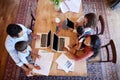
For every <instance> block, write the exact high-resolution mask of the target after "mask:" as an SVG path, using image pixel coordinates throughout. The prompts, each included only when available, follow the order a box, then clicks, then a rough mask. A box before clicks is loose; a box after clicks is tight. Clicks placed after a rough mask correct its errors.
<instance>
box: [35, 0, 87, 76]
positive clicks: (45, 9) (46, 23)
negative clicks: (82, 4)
mask: <svg viewBox="0 0 120 80" xmlns="http://www.w3.org/2000/svg"><path fill="white" fill-rule="evenodd" d="M80 16H82V9H81V8H80V13H79V14H77V13H72V12H67V13H65V14H63V13H62V12H58V11H56V10H55V6H54V4H53V3H52V2H51V1H50V0H39V1H38V6H37V12H36V21H35V27H34V33H41V32H48V31H49V30H52V32H54V30H53V29H54V28H55V27H56V25H57V24H56V22H55V18H56V17H58V18H60V20H61V23H62V22H63V21H64V20H65V19H66V18H69V19H70V20H72V21H73V22H75V21H76V20H77V19H78V18H79V17H80ZM61 23H60V24H61ZM58 35H62V36H69V37H70V43H74V42H75V40H76V38H77V35H76V33H73V32H71V30H63V29H60V32H59V33H58ZM33 43H34V42H33ZM33 48H35V45H33ZM46 50H49V51H52V50H51V49H50V48H47V49H46ZM54 53H55V54H54V59H53V63H52V66H51V70H50V75H54V76H60V75H61V76H87V67H86V61H75V71H74V72H69V73H65V72H64V71H62V70H58V69H57V63H56V62H55V61H56V59H57V58H58V56H59V55H60V54H61V53H57V52H54ZM65 54H66V55H68V57H69V54H67V53H65ZM69 58H70V57H69Z"/></svg>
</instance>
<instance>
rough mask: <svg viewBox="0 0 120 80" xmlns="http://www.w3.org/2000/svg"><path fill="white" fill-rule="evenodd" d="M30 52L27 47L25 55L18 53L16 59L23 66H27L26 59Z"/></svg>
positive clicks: (29, 48)
mask: <svg viewBox="0 0 120 80" xmlns="http://www.w3.org/2000/svg"><path fill="white" fill-rule="evenodd" d="M30 51H31V47H30V46H28V47H27V49H26V52H25V53H23V52H20V51H18V57H19V59H20V60H21V61H22V62H23V63H24V64H28V60H27V59H26V57H28V56H29V55H30Z"/></svg>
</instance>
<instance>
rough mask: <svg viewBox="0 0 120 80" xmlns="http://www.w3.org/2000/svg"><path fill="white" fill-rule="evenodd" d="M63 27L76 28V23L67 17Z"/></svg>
mask: <svg viewBox="0 0 120 80" xmlns="http://www.w3.org/2000/svg"><path fill="white" fill-rule="evenodd" d="M62 28H63V29H68V28H70V29H74V23H73V22H72V21H71V20H69V19H68V18H67V19H66V20H65V21H63V24H62Z"/></svg>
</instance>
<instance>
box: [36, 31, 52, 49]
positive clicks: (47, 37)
mask: <svg viewBox="0 0 120 80" xmlns="http://www.w3.org/2000/svg"><path fill="white" fill-rule="evenodd" d="M37 35H40V39H39V40H36V43H35V48H47V47H49V46H50V42H51V31H49V32H48V33H37Z"/></svg>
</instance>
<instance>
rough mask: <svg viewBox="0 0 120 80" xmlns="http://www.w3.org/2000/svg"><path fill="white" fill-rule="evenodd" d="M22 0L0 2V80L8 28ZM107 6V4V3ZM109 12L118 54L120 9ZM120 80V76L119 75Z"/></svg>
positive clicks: (108, 10) (1, 0) (110, 27)
mask: <svg viewBox="0 0 120 80" xmlns="http://www.w3.org/2000/svg"><path fill="white" fill-rule="evenodd" d="M19 1H20V0H0V10H1V11H0V80H2V75H3V72H4V68H5V63H6V59H7V56H8V53H7V51H6V49H5V47H4V42H5V38H6V27H7V25H8V24H9V23H14V22H15V19H16V14H17V10H18V6H19ZM106 4H107V2H106ZM106 10H107V18H108V26H109V31H110V36H111V38H112V39H113V40H114V41H115V44H116V49H117V54H119V53H120V50H119V49H120V30H119V27H120V22H119V21H120V14H119V12H120V8H117V9H115V10H111V9H110V8H109V7H108V8H107V9H106ZM117 66H118V74H120V69H119V66H120V58H118V62H117ZM119 80H120V75H119Z"/></svg>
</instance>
